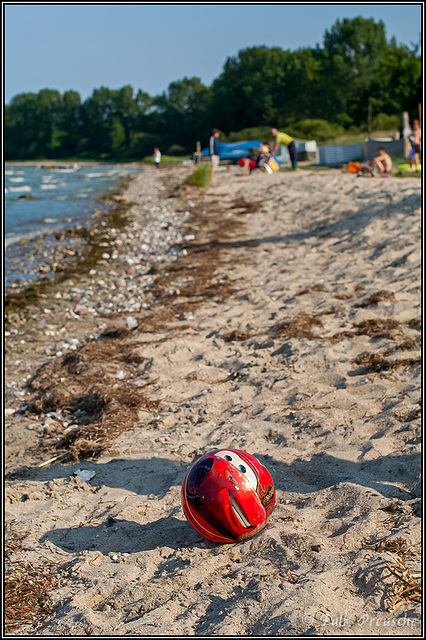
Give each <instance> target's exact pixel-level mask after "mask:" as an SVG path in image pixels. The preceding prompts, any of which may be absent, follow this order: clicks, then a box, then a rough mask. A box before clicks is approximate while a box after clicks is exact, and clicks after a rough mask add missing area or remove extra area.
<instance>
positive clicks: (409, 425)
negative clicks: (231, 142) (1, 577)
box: [5, 166, 422, 636]
mask: <svg viewBox="0 0 426 640" xmlns="http://www.w3.org/2000/svg"><path fill="white" fill-rule="evenodd" d="M192 171H193V168H190V167H183V166H179V167H173V168H165V169H164V170H163V169H162V170H161V171H158V172H155V170H154V169H151V168H149V167H148V168H147V169H146V171H144V172H143V173H140V174H137V175H136V176H132V177H131V178H130V180H129V182H128V184H127V185H126V188H125V190H124V191H123V192H122V193H121V194H119V195H117V196H116V199H117V204H118V205H119V206H121V207H124V208H125V210H126V215H127V217H128V222H127V225H126V226H125V227H124V228H116V229H113V230H110V233H109V240H108V242H106V245H108V246H106V248H105V252H104V253H102V254H100V256H99V260H98V262H97V264H96V265H95V266H94V265H90V268H89V267H88V270H87V273H83V274H81V275H80V276H79V278H78V279H77V278H76V277H71V276H70V277H69V278H68V279H65V280H64V281H63V282H61V283H60V284H58V285H52V286H50V288H49V287H48V288H46V290H44V291H43V294H42V297H38V298H37V299H36V300H35V301H32V302H31V304H29V306H28V307H27V308H25V309H22V310H21V311H19V312H14V313H13V314H12V315H11V316H10V318H9V321H8V322H7V324H6V337H5V342H6V356H5V372H6V381H5V413H6V417H5V422H6V426H5V444H6V446H5V468H6V479H5V488H6V497H5V520H6V537H7V541H8V544H9V546H8V549H9V552H8V553H9V555H8V566H7V576H8V581H9V582H10V583H12V581H13V578H14V576H18V577H19V575H24V576H25V575H27V576H30V575H31V576H32V579H33V582H36V577H37V576H43V578H44V581H45V584H47V585H48V584H50V585H51V588H50V590H49V589H48V590H47V592H46V595H45V601H46V609H45V615H42V613H43V612H42V611H41V610H40V611H39V610H37V608H36V607H34V608H33V609H32V610H33V612H34V619H31V617H28V621H27V622H26V624H25V625H24V626H22V623H19V624H16V625H13V624H12V622H10V620H11V619H12V618H13V616H12V614H11V611H12V604H13V598H11V601H10V603H11V604H10V609H9V616H8V617H9V626H8V628H7V633H8V635H12V636H13V635H18V636H22V635H30V636H31V635H36V636H38V635H47V636H61V635H63V636H87V635H97V636H104V635H105V636H107V635H108V636H121V635H130V636H132V635H133V636H152V635H158V636H174V635H178V636H193V635H194V636H197V635H201V636H203V635H206V636H214V635H218V636H245V635H248V636H265V635H266V636H279V635H288V636H301V635H332V636H333V635H334V636H344V635H348V636H353V635H362V636H368V635H372V636H373V635H374V636H377V635H384V636H389V635H396V636H399V635H407V636H413V635H414V636H416V635H421V634H422V628H421V617H420V615H421V603H420V598H419V591H418V586H416V585H418V583H419V577H418V576H419V573H420V570H421V555H420V553H421V541H422V530H421V513H422V511H421V481H420V471H421V239H420V238H421V182H420V180H419V179H417V178H412V179H398V178H396V177H389V178H387V179H382V178H377V179H366V178H363V177H356V176H354V175H351V174H346V173H344V172H342V171H341V170H339V169H331V170H327V171H310V170H298V171H296V172H277V173H274V174H273V175H268V174H266V173H254V174H253V175H247V176H245V177H242V176H241V175H240V170H239V168H238V167H220V169H219V171H218V172H217V184H216V185H215V186H213V187H210V188H208V189H198V188H196V187H188V186H185V179H186V178H187V177H188V176H189V175H190V174H191V173H192ZM108 243H109V244H108ZM217 448H236V449H242V450H245V451H248V452H249V453H251V454H253V455H255V456H256V457H257V458H258V459H259V460H260V461H261V462H262V464H264V465H265V466H266V467H267V468H268V470H269V471H270V473H271V475H272V476H273V478H274V483H275V489H276V505H275V509H274V512H273V513H272V515H271V517H270V520H269V522H268V525H267V526H266V528H265V529H264V530H263V531H262V532H261V533H260V534H258V535H257V536H256V537H254V538H252V539H250V540H247V541H245V542H241V543H237V544H229V545H228V544H226V545H220V544H216V543H213V542H210V541H208V540H206V539H205V538H203V537H201V536H200V535H199V534H198V533H197V532H196V531H195V530H193V529H192V528H191V527H190V525H189V524H188V523H187V521H186V519H185V517H184V514H183V511H182V508H181V503H180V490H181V485H182V482H183V479H184V477H185V474H186V471H187V468H188V466H189V465H190V464H191V462H192V461H193V460H194V459H197V458H198V457H200V456H201V455H203V454H204V453H207V452H208V451H211V450H214V449H217ZM18 582H19V580H18V578H17V582H16V584H18ZM43 584H44V583H43ZM41 588H42V587H41V586H40V589H41ZM49 598H50V601H49ZM25 602H26V601H24V600H22V598H21V599H20V609H21V615H22V611H23V609H25V606H26V605H25ZM49 602H50V604H49ZM18 613H19V612H18ZM18 613H16V615H15V614H14V615H15V618H16V619H17V620H20V618H19V615H18Z"/></svg>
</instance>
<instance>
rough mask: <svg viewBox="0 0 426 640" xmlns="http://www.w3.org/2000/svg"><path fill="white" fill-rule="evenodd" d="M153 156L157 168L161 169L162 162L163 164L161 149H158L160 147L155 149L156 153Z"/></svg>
mask: <svg viewBox="0 0 426 640" xmlns="http://www.w3.org/2000/svg"><path fill="white" fill-rule="evenodd" d="M152 155H153V156H154V164H155V168H156V169H159V168H160V162H161V151H160V149H158V147H155V149H154V153H153V154H152Z"/></svg>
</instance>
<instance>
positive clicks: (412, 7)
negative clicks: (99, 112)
mask: <svg viewBox="0 0 426 640" xmlns="http://www.w3.org/2000/svg"><path fill="white" fill-rule="evenodd" d="M422 8H423V4H422V3H409V4H404V5H403V4H384V5H374V4H371V5H370V4H361V5H360V4H348V5H337V4H335V5H312V4H311V5H308V4H301V5H300V4H299V5H279V4H263V5H258V4H245V5H234V4H231V5H211V4H209V5H188V4H169V5H139V4H133V3H130V4H124V5H116V4H111V5H103V4H101V5H73V4H71V5H55V4H49V5H24V4H12V5H5V6H4V17H5V30H4V36H5V39H4V49H5V67H4V68H5V82H4V89H3V90H4V96H3V99H4V104H9V103H10V101H11V100H12V99H13V98H14V97H15V96H17V95H20V94H22V93H39V91H41V90H43V89H51V90H55V91H58V92H59V93H60V94H61V95H63V94H64V93H65V92H66V91H76V92H77V93H78V94H79V95H80V97H81V100H82V102H84V101H85V100H86V99H87V98H89V97H90V96H91V95H92V94H93V91H94V90H95V89H99V88H100V87H102V86H103V87H107V88H108V89H111V90H118V89H121V88H122V87H124V86H128V85H130V86H131V87H132V88H133V90H134V92H135V93H137V92H138V91H139V90H142V91H144V92H146V93H148V94H149V95H150V96H156V95H161V94H162V93H163V92H166V91H167V89H168V87H169V85H170V83H171V82H176V81H180V80H182V79H183V78H184V77H188V78H192V77H197V78H200V80H201V82H202V83H203V84H204V85H205V86H210V85H211V84H212V82H213V81H214V80H215V79H216V78H217V77H219V75H220V74H221V73H222V71H223V67H224V65H225V63H226V60H227V59H228V58H230V57H234V56H237V55H238V52H239V51H240V50H243V49H247V48H249V47H260V46H266V47H267V48H271V47H279V48H281V49H284V50H290V51H294V50H297V49H299V48H307V47H311V48H315V47H316V46H320V47H322V46H323V39H324V35H325V31H326V30H328V31H329V30H330V29H331V28H332V27H333V25H334V24H335V23H336V22H337V20H343V19H345V18H347V19H353V18H355V17H358V16H359V17H362V18H365V19H370V18H371V19H373V20H374V22H376V23H378V22H379V20H382V22H383V24H384V26H385V33H386V39H387V41H388V42H390V40H391V39H392V38H393V37H394V38H395V39H396V41H397V44H398V45H405V46H407V47H408V48H410V49H411V48H412V47H413V46H415V45H418V46H419V53H420V51H421V49H420V46H421V24H422V23H421V18H422ZM416 23H417V24H418V29H417V30H416V28H415V25H416ZM289 25H290V27H291V28H290V27H289ZM413 25H414V26H413ZM55 51H58V52H60V53H59V54H56V53H52V52H55Z"/></svg>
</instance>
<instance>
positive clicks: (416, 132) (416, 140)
mask: <svg viewBox="0 0 426 640" xmlns="http://www.w3.org/2000/svg"><path fill="white" fill-rule="evenodd" d="M411 136H412V138H413V145H414V171H418V167H419V165H420V141H421V139H422V129H421V127H420V122H419V121H418V120H414V122H413V130H412V132H411Z"/></svg>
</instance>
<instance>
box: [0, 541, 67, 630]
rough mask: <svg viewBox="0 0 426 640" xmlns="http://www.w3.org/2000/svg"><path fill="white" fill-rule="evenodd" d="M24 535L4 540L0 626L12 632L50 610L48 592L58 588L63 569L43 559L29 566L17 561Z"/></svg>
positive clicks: (37, 619)
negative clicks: (2, 607)
mask: <svg viewBox="0 0 426 640" xmlns="http://www.w3.org/2000/svg"><path fill="white" fill-rule="evenodd" d="M27 535H28V534H17V533H12V534H10V535H9V536H7V537H6V540H5V581H4V600H3V604H4V625H5V627H4V628H5V632H6V633H14V632H15V631H16V630H17V629H19V628H20V627H22V625H24V624H28V623H31V622H39V621H40V620H42V619H43V618H45V617H46V616H48V615H50V614H51V612H52V610H53V605H52V599H51V595H50V594H51V591H52V590H53V589H56V588H57V587H59V585H60V583H61V579H62V576H63V574H64V568H65V567H66V565H63V566H62V567H58V566H57V565H56V564H55V563H54V562H50V561H47V560H46V559H44V560H43V563H42V564H33V563H31V562H24V561H22V560H19V559H17V554H18V552H20V551H23V550H24V549H25V547H24V546H23V544H22V541H23V539H25V537H26V536H27Z"/></svg>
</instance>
